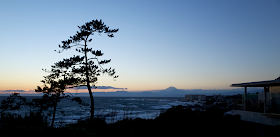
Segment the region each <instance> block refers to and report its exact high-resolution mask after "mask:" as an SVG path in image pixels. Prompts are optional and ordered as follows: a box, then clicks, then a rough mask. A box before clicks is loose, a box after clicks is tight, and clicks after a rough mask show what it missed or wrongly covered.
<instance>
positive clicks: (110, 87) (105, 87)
mask: <svg viewBox="0 0 280 137" xmlns="http://www.w3.org/2000/svg"><path fill="white" fill-rule="evenodd" d="M90 87H91V89H95V88H96V89H125V90H127V88H116V87H112V86H90ZM74 88H76V89H87V87H86V86H79V87H74Z"/></svg>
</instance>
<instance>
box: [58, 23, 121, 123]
mask: <svg viewBox="0 0 280 137" xmlns="http://www.w3.org/2000/svg"><path fill="white" fill-rule="evenodd" d="M78 28H79V29H80V31H77V33H76V34H75V35H74V36H70V39H68V40H65V41H62V44H63V45H62V46H61V45H59V48H62V50H61V51H58V53H61V52H62V51H63V50H67V49H70V48H72V47H76V51H78V52H79V53H82V54H83V55H84V56H83V57H80V56H74V57H72V58H70V59H65V60H64V61H65V63H64V64H67V63H66V62H67V61H68V62H69V65H72V72H73V73H75V74H77V75H79V77H80V79H79V81H78V83H76V84H77V85H79V86H87V89H88V92H89V95H90V101H91V106H90V108H91V116H90V119H91V120H93V117H94V98H93V96H92V91H91V86H90V84H93V86H95V85H94V84H95V82H96V81H97V76H99V75H100V73H108V74H109V76H113V78H117V77H118V76H115V69H111V68H109V69H103V68H102V67H101V64H106V63H109V62H110V61H111V60H101V61H99V60H98V58H97V57H99V56H102V55H103V53H101V51H98V50H96V51H95V50H92V48H89V47H88V43H89V42H91V41H92V39H90V38H89V36H90V35H94V34H95V33H98V34H99V35H100V34H101V33H106V34H107V35H108V37H110V38H112V37H114V35H113V33H116V32H118V30H119V29H112V30H111V29H109V27H107V26H106V25H104V22H102V20H100V21H98V20H92V21H90V22H86V23H85V24H84V25H82V26H78ZM81 43H82V44H81ZM55 51H56V50H55ZM90 53H91V54H92V55H93V56H94V57H92V58H89V57H88V54H90ZM94 61H97V65H95V64H94ZM75 66H78V67H77V68H75ZM99 67H100V68H99Z"/></svg>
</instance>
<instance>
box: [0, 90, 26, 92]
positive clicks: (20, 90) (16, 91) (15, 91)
mask: <svg viewBox="0 0 280 137" xmlns="http://www.w3.org/2000/svg"><path fill="white" fill-rule="evenodd" d="M1 92H26V91H24V90H3V91H1Z"/></svg>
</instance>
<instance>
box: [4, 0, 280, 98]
mask: <svg viewBox="0 0 280 137" xmlns="http://www.w3.org/2000/svg"><path fill="white" fill-rule="evenodd" d="M0 17H1V21H0V40H1V44H0V47H1V50H0V64H1V65H0V94H1V93H4V92H5V93H7V92H10V91H15V90H18V91H24V92H26V93H27V92H28V93H34V89H35V88H36V87H37V86H42V85H43V83H41V82H40V81H41V80H43V76H46V75H48V73H46V72H44V71H42V69H49V70H50V69H51V65H53V64H54V63H55V62H58V61H61V60H62V59H63V58H69V57H72V56H73V55H80V54H79V53H78V52H76V51H75V49H74V48H73V49H69V50H67V51H63V52H62V53H57V52H55V51H54V50H59V48H58V45H59V44H61V41H64V40H67V39H69V37H70V36H73V35H75V34H76V31H78V30H79V29H78V27H77V26H78V25H79V26H81V25H83V24H85V23H86V22H89V21H92V20H96V19H98V20H100V19H102V21H103V22H104V24H105V25H106V26H109V27H110V29H119V31H118V32H117V33H115V34H114V37H113V38H109V37H108V36H107V35H104V34H103V35H101V36H99V35H93V36H92V37H91V38H92V39H93V41H92V42H91V43H90V44H89V47H91V48H93V49H95V50H101V51H102V52H103V53H104V55H103V56H102V57H100V59H111V62H110V63H108V64H106V65H104V66H103V67H104V68H109V67H112V68H115V70H116V74H117V75H119V77H118V78H117V79H115V80H114V79H113V78H112V77H109V76H107V75H105V74H104V75H102V76H100V77H98V83H97V84H96V86H106V87H112V88H106V89H104V88H103V89H97V90H95V91H96V92H98V91H106V92H108V91H109V92H110V91H116V90H124V91H151V90H161V89H166V88H168V87H170V86H172V87H176V88H177V89H234V88H233V87H230V85H231V84H235V83H245V82H253V81H265V80H273V79H276V78H277V77H278V76H279V75H280V63H279V62H278V61H279V58H280V54H279V51H280V45H279V44H280V1H278V0H267V1H262V0H235V1H225V0H211V1H209V0H199V1H197V0H138V1H136V0H135V1H132V0H119V1H115V0H111V1H107V0H104V1H97V0H79V1H78V0H59V1H57V0H48V1H35V0H34V1H31V0H25V1H21V0H17V1H16V0H9V1H5V0H2V1H0ZM81 92H84V91H81ZM85 92H86V91H85Z"/></svg>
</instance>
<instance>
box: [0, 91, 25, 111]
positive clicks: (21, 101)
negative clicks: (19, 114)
mask: <svg viewBox="0 0 280 137" xmlns="http://www.w3.org/2000/svg"><path fill="white" fill-rule="evenodd" d="M26 103H27V102H26V98H24V97H22V96H20V93H12V94H11V95H10V96H9V97H8V98H7V99H6V100H2V102H1V105H0V109H2V111H1V112H0V113H1V114H2V113H3V112H4V111H6V110H19V109H20V107H21V105H25V104H26Z"/></svg>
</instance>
